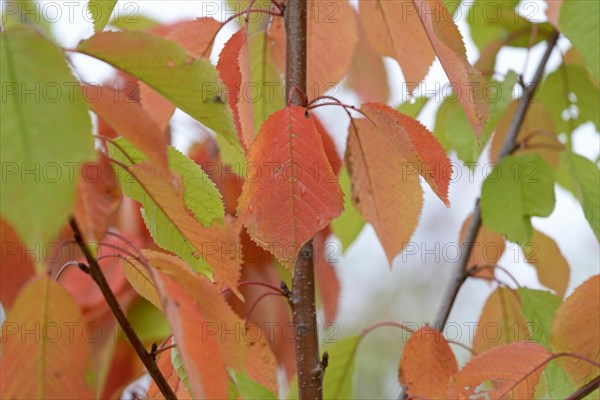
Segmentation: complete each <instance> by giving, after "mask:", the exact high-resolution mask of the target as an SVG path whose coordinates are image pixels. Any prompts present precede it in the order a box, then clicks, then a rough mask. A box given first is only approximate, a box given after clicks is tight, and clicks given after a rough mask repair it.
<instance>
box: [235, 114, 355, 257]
mask: <svg viewBox="0 0 600 400" xmlns="http://www.w3.org/2000/svg"><path fill="white" fill-rule="evenodd" d="M248 163H249V165H253V168H252V169H250V168H249V169H248V176H247V177H246V180H245V181H244V186H243V189H242V195H241V197H240V200H239V205H238V216H239V218H240V220H241V221H242V222H243V223H244V226H246V227H247V229H248V233H249V234H250V236H251V237H252V239H253V240H254V241H255V242H257V243H258V244H259V245H261V246H262V247H264V248H265V249H268V250H269V251H271V252H272V253H273V254H275V256H277V258H278V259H279V260H280V261H282V262H283V263H284V264H286V265H287V266H292V265H293V264H294V262H295V260H296V256H297V255H298V252H299V250H300V248H301V247H302V245H303V244H304V243H306V242H307V241H308V240H309V239H310V238H312V237H313V236H314V234H315V233H317V232H318V231H320V230H322V229H323V228H325V227H326V226H327V225H328V224H329V222H330V221H331V220H332V219H333V218H335V217H336V216H338V215H339V214H340V213H341V212H342V210H343V197H342V196H343V194H342V190H341V188H340V187H339V183H338V181H337V178H336V176H335V175H334V173H333V171H332V169H331V165H330V164H329V161H328V159H327V156H326V154H325V150H324V149H323V144H322V141H321V136H320V134H319V132H318V131H317V129H316V127H315V123H314V121H313V117H312V116H311V115H306V109H304V108H302V107H298V106H288V107H286V108H285V109H283V110H281V111H278V112H276V113H275V114H273V115H272V116H271V117H269V119H268V120H267V121H266V122H265V123H264V124H263V126H262V128H261V131H260V133H259V135H258V136H257V138H256V140H255V141H254V143H252V146H251V147H250V151H249V153H248Z"/></svg>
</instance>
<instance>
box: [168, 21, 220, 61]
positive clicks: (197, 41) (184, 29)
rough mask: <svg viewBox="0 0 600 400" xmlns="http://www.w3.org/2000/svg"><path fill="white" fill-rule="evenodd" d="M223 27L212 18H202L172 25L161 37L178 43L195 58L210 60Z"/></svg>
mask: <svg viewBox="0 0 600 400" xmlns="http://www.w3.org/2000/svg"><path fill="white" fill-rule="evenodd" d="M222 25H223V23H222V22H219V21H217V20H215V19H214V18H212V17H201V18H196V19H193V20H187V21H180V22H176V23H174V24H171V25H169V26H168V27H167V29H166V32H165V34H163V35H161V36H165V37H166V38H167V39H171V40H173V41H174V42H177V43H178V44H179V45H180V46H181V47H183V48H184V49H185V50H187V52H188V54H190V55H192V56H194V57H195V58H200V57H204V58H208V57H209V56H210V52H211V50H212V46H213V44H214V39H215V36H216V34H217V33H218V32H219V30H220V29H221V26H222Z"/></svg>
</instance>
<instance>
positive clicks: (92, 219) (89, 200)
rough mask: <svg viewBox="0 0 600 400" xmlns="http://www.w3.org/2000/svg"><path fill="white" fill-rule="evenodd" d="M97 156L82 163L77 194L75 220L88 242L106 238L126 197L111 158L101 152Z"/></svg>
mask: <svg viewBox="0 0 600 400" xmlns="http://www.w3.org/2000/svg"><path fill="white" fill-rule="evenodd" d="M97 156H98V161H96V162H88V163H85V164H83V165H82V166H81V168H80V175H81V179H79V181H77V194H76V197H75V211H74V214H75V219H76V220H77V225H79V228H80V229H81V232H82V233H83V236H84V237H85V239H86V241H88V242H100V241H101V240H102V238H104V235H105V234H106V232H107V230H108V227H109V225H110V223H111V219H112V217H113V215H114V214H115V213H116V212H117V210H118V208H119V205H120V204H121V199H122V197H123V195H122V193H121V188H120V187H119V184H118V183H117V178H116V176H115V172H114V170H113V167H112V165H111V163H110V161H109V160H108V158H107V157H106V155H104V153H103V152H101V151H98V152H97Z"/></svg>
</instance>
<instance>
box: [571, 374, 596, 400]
mask: <svg viewBox="0 0 600 400" xmlns="http://www.w3.org/2000/svg"><path fill="white" fill-rule="evenodd" d="M598 388H600V375H598V376H597V377H595V378H594V379H592V380H591V381H589V382H588V383H586V384H585V385H583V386H582V387H580V388H579V389H577V390H576V391H574V392H573V393H571V395H570V396H569V397H567V398H566V399H565V400H580V399H583V398H584V397H585V396H587V395H588V394H590V393H592V392H593V391H594V390H596V389H598Z"/></svg>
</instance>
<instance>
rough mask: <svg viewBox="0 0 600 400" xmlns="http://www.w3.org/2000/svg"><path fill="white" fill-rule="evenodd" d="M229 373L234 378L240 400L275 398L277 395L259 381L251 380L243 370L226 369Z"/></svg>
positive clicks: (269, 399) (270, 399)
mask: <svg viewBox="0 0 600 400" xmlns="http://www.w3.org/2000/svg"><path fill="white" fill-rule="evenodd" d="M228 371H229V374H230V375H232V376H233V379H234V380H235V384H236V389H237V392H238V396H239V398H240V399H242V400H251V399H260V400H275V399H277V396H275V394H274V393H273V392H271V391H270V390H269V389H267V388H266V387H264V386H263V385H261V384H260V383H258V382H256V381H254V380H252V379H251V378H250V377H248V375H246V374H245V373H243V372H237V373H236V372H235V371H233V370H231V369H229V370H228Z"/></svg>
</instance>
